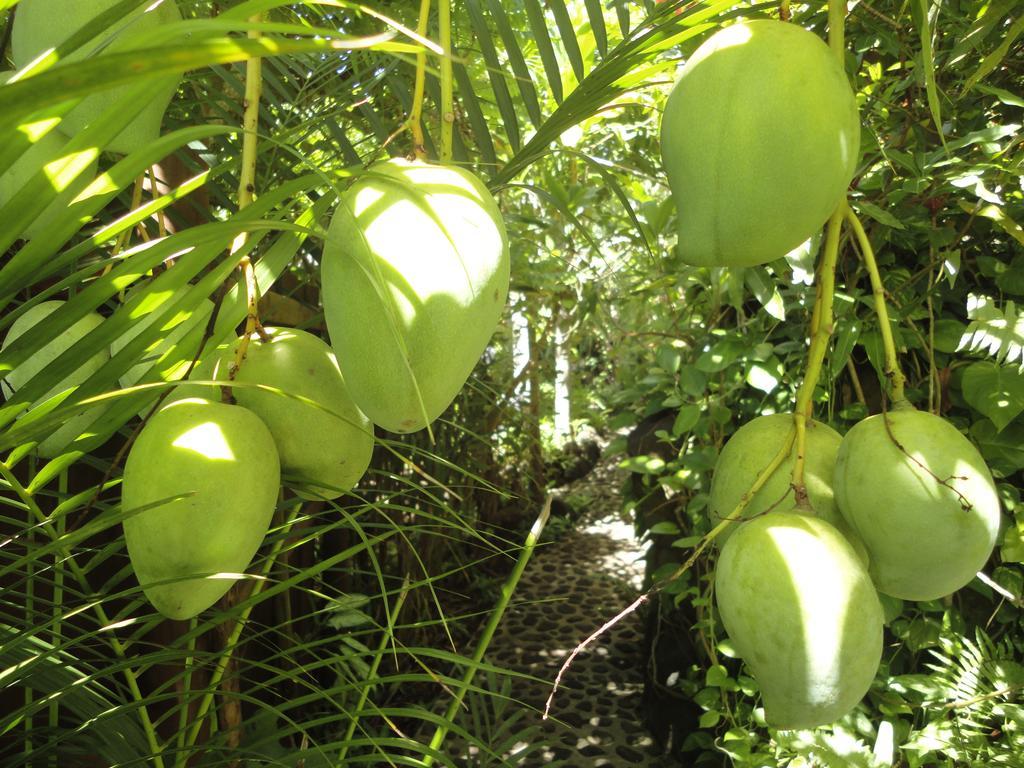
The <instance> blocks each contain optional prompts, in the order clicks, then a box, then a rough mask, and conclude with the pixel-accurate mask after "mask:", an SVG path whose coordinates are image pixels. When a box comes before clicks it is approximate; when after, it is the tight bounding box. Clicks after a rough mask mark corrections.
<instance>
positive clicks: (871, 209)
mask: <svg viewBox="0 0 1024 768" xmlns="http://www.w3.org/2000/svg"><path fill="white" fill-rule="evenodd" d="M853 207H854V208H856V209H857V211H858V212H860V213H863V214H865V215H866V216H869V217H870V218H872V219H874V220H875V221H877V222H878V223H879V224H885V226H887V227H892V228H893V229H906V227H905V226H904V225H903V222H901V221H900V220H899V219H897V218H896V217H895V216H893V215H892V214H891V213H889V212H888V211H887V210H885V209H884V208H880V207H879V206H877V205H875V204H874V203H870V202H868V201H867V200H863V199H861V200H857V201H855V202H854V205H853Z"/></svg>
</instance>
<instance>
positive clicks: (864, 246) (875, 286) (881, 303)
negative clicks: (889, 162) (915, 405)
mask: <svg viewBox="0 0 1024 768" xmlns="http://www.w3.org/2000/svg"><path fill="white" fill-rule="evenodd" d="M845 209H846V210H845V215H846V221H847V223H849V225H850V226H851V227H852V228H853V232H854V234H855V235H856V237H857V242H858V244H859V245H860V254H861V258H862V259H863V260H864V267H865V269H867V271H868V277H869V278H870V279H871V292H872V293H873V294H874V298H875V314H876V315H877V316H878V330H879V332H880V333H881V334H882V348H883V349H884V350H885V376H886V378H887V379H888V380H889V386H890V388H891V394H890V397H891V398H892V401H893V404H894V405H895V404H898V403H902V402H903V401H904V400H906V399H907V398H906V395H905V394H904V392H903V387H904V385H905V384H906V381H907V378H906V376H904V375H903V371H902V370H901V369H900V364H899V359H898V358H897V357H896V342H895V341H894V339H893V336H892V326H891V325H890V324H889V310H888V308H887V306H886V303H885V286H883V285H882V276H881V273H880V272H879V271H878V262H877V261H876V260H875V251H874V249H873V248H872V247H871V241H870V240H869V239H868V236H867V233H866V232H865V231H864V226H863V225H862V224H861V223H860V219H858V218H857V214H856V213H854V212H853V209H852V208H850V206H849V205H846V206H845Z"/></svg>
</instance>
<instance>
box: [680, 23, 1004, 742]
mask: <svg viewBox="0 0 1024 768" xmlns="http://www.w3.org/2000/svg"><path fill="white" fill-rule="evenodd" d="M858 142H859V119H858V114H857V108H856V102H855V98H854V95H853V93H852V90H851V89H850V86H849V83H848V82H847V80H846V75H845V73H844V72H843V70H842V68H841V66H840V65H839V63H838V61H837V59H836V58H835V57H834V56H833V55H832V53H831V52H830V51H829V49H828V47H827V46H826V45H825V44H824V43H823V42H822V41H821V40H820V39H819V38H818V37H816V36H815V35H813V34H812V33H810V32H808V31H806V30H804V29H802V28H800V27H798V26H796V25H793V24H787V23H783V22H778V21H770V20H763V21H752V22H747V23H737V24H734V25H732V26H729V27H727V28H725V29H723V30H721V31H720V32H718V33H716V34H715V35H714V36H712V37H711V38H710V39H709V40H708V41H707V42H706V43H704V44H703V45H702V46H701V47H700V48H699V49H698V50H697V51H696V52H695V53H694V55H693V56H692V57H690V59H689V60H688V61H687V63H686V65H685V66H684V68H683V70H682V73H681V76H680V78H679V81H678V82H677V84H676V86H675V88H674V90H673V92H672V94H671V96H670V98H669V101H668V104H667V106H666V110H665V115H664V119H663V123H662V154H663V157H664V162H665V166H666V169H667V172H668V178H669V182H670V185H671V188H672V193H673V196H674V198H675V200H676V203H677V206H678V209H679V254H680V258H682V259H683V260H684V261H686V262H688V263H691V264H695V265H699V266H717V267H739V266H750V265H756V264H763V263H766V262H768V261H772V260H774V259H778V258H780V257H782V256H784V255H785V254H786V253H787V252H789V251H790V250H792V249H793V248H795V247H796V246H798V245H799V244H800V243H802V242H803V241H805V240H806V239H807V238H808V237H810V236H811V235H812V234H814V232H816V231H818V230H819V229H820V228H821V226H822V225H823V224H824V223H825V221H826V219H827V218H828V217H829V216H830V215H831V214H832V212H833V211H835V210H836V208H837V206H838V205H840V203H841V202H842V200H843V197H844V195H845V192H846V188H847V186H848V184H849V182H850V180H851V178H852V175H853V171H854V165H855V162H856V158H857V151H858ZM794 429H795V427H794V418H793V416H792V415H791V414H776V415H770V416H762V417H759V418H757V419H754V420H753V421H751V422H749V423H748V424H745V425H744V426H743V427H741V428H740V429H739V430H738V431H737V432H736V434H735V435H734V436H733V437H732V439H731V440H730V441H729V442H728V443H727V444H726V446H725V448H724V449H723V450H722V453H721V455H720V457H719V460H718V462H717V464H716V466H715V470H714V476H713V481H712V490H711V498H710V503H709V507H708V509H709V512H710V515H711V522H712V524H713V525H718V524H719V523H721V522H722V521H723V520H725V519H728V518H729V516H730V515H732V514H733V513H734V511H735V510H736V509H738V508H741V501H747V502H748V503H747V504H746V507H745V508H743V514H742V516H741V519H739V520H735V521H734V522H733V523H732V525H731V526H729V527H727V528H725V529H724V530H723V532H722V533H721V534H720V536H719V541H720V543H721V545H722V546H721V551H720V554H719V558H718V563H717V567H716V573H715V591H716V598H717V604H718V608H719V614H720V616H721V620H722V623H723V625H724V627H725V630H726V632H727V633H728V634H729V636H730V638H731V639H732V641H733V643H734V646H735V648H736V650H737V652H738V653H739V655H740V656H741V657H742V658H743V659H744V661H745V662H746V663H747V665H748V666H749V667H750V669H751V671H752V672H753V675H754V677H755V678H756V679H757V681H758V683H759V686H760V689H761V693H762V696H763V699H764V706H765V718H766V720H767V722H768V723H769V724H771V725H773V726H775V727H778V728H809V727H814V726H818V725H824V724H827V723H830V722H833V721H834V720H836V719H838V718H840V717H842V716H843V715H844V714H846V713H847V712H849V711H850V710H851V709H852V708H853V707H854V706H856V704H857V702H859V701H860V700H861V698H862V697H863V696H864V695H865V693H866V692H867V690H868V688H869V687H870V685H871V682H872V680H873V679H874V675H875V672H876V670H877V668H878V664H879V662H880V660H881V653H882V635H883V611H882V607H881V604H880V601H879V598H878V592H882V593H884V594H886V595H890V596H892V597H895V598H901V599H907V600H931V599H935V598H939V597H942V596H944V595H947V594H949V593H950V592H953V591H954V590H956V589H959V588H960V587H962V586H964V585H965V584H967V583H968V582H969V581H970V580H971V578H973V576H974V574H975V573H976V572H977V570H978V569H979V568H981V567H982V566H983V565H984V563H985V561H986V560H987V559H988V557H989V556H990V554H991V552H992V550H993V548H994V545H995V540H996V535H997V532H998V526H999V502H998V498H997V495H996V490H995V486H994V483H993V480H992V476H991V474H990V472H989V470H988V468H987V467H986V466H985V463H984V461H983V460H982V458H981V456H980V454H979V453H978V451H977V449H976V448H975V447H974V446H973V445H972V444H971V443H970V442H969V441H968V440H967V438H965V437H964V436H963V435H962V434H961V433H960V432H959V431H958V430H957V429H956V428H955V427H953V426H952V425H951V424H949V423H948V422H946V421H945V420H943V419H942V418H940V417H938V416H935V415H933V414H930V413H925V412H921V411H917V410H915V409H913V407H911V406H910V405H909V404H907V403H905V402H903V403H896V404H894V406H893V408H892V410H891V411H890V412H888V413H885V414H880V415H877V416H872V417H870V418H867V419H865V420H864V421H862V422H860V423H859V424H857V425H856V426H855V427H854V428H853V429H851V430H850V432H849V433H848V434H847V435H846V436H845V437H841V436H840V435H839V434H838V433H837V432H835V430H833V429H831V428H830V427H828V426H826V425H824V424H820V423H817V422H813V421H812V422H810V423H809V424H808V425H807V433H806V435H807V438H806V454H805V466H804V484H805V486H806V495H807V498H806V499H803V498H801V499H797V498H796V497H795V493H794V489H793V487H792V477H793V469H794V464H795V461H796V446H795V444H794V445H793V448H792V450H791V452H790V453H789V455H788V457H786V458H785V459H784V460H783V461H782V462H781V463H780V464H779V465H778V466H777V467H776V468H775V470H774V471H773V473H772V474H771V475H770V476H769V477H768V479H767V482H765V484H764V485H763V486H762V487H761V488H760V489H759V490H758V491H757V492H756V493H754V494H753V495H752V496H749V492H750V490H751V488H752V487H753V486H754V485H755V481H756V480H757V479H758V477H759V476H760V475H761V474H762V473H763V472H764V471H766V470H767V469H768V467H769V466H771V465H772V463H773V460H774V459H775V457H777V456H778V455H779V454H780V453H781V452H783V451H784V450H785V446H786V444H787V441H789V440H790V439H791V438H792V435H793V430H794Z"/></svg>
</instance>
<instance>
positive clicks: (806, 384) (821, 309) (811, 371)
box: [793, 201, 846, 507]
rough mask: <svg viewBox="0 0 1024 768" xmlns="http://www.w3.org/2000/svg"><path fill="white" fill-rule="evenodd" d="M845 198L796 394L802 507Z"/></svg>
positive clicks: (832, 231) (833, 221) (822, 270)
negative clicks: (809, 431)
mask: <svg viewBox="0 0 1024 768" xmlns="http://www.w3.org/2000/svg"><path fill="white" fill-rule="evenodd" d="M845 208H846V202H845V201H844V202H843V203H842V204H841V205H840V206H839V208H837V209H836V212H835V213H833V214H832V217H831V218H830V219H829V220H828V229H827V230H826V234H825V251H824V255H823V256H822V259H821V264H820V265H819V267H818V297H817V299H816V301H815V302H814V312H813V315H812V318H811V344H810V348H809V349H808V351H807V372H806V373H805V374H804V380H803V382H802V383H801V385H800V390H799V391H798V392H797V395H796V408H795V409H794V411H793V421H794V423H795V425H796V460H795V461H794V462H793V491H794V493H795V494H796V503H797V506H798V507H802V506H805V505H806V504H807V488H806V487H805V486H804V464H805V460H806V457H807V419H808V418H810V416H811V410H812V405H811V401H812V399H813V398H814V390H815V388H816V387H817V386H818V379H820V378H821V368H822V365H823V363H824V362H825V353H826V352H827V351H828V342H829V338H830V337H831V336H832V300H833V296H834V294H835V284H836V262H837V261H838V258H839V232H840V230H841V228H842V223H843V213H844V209H845Z"/></svg>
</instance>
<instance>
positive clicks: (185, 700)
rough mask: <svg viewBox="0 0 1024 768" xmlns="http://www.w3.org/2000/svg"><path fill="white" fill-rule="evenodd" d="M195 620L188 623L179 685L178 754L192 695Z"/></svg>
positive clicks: (180, 750)
mask: <svg viewBox="0 0 1024 768" xmlns="http://www.w3.org/2000/svg"><path fill="white" fill-rule="evenodd" d="M196 623H197V622H196V618H195V616H193V617H192V618H191V619H189V623H188V647H187V649H186V654H185V678H184V680H182V683H181V707H180V709H179V710H178V737H177V743H178V754H181V753H183V752H184V751H185V732H186V731H187V730H188V714H189V712H188V710H189V705H190V704H191V702H190V701H189V698H190V697H191V693H192V666H193V665H194V664H195V655H196Z"/></svg>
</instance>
